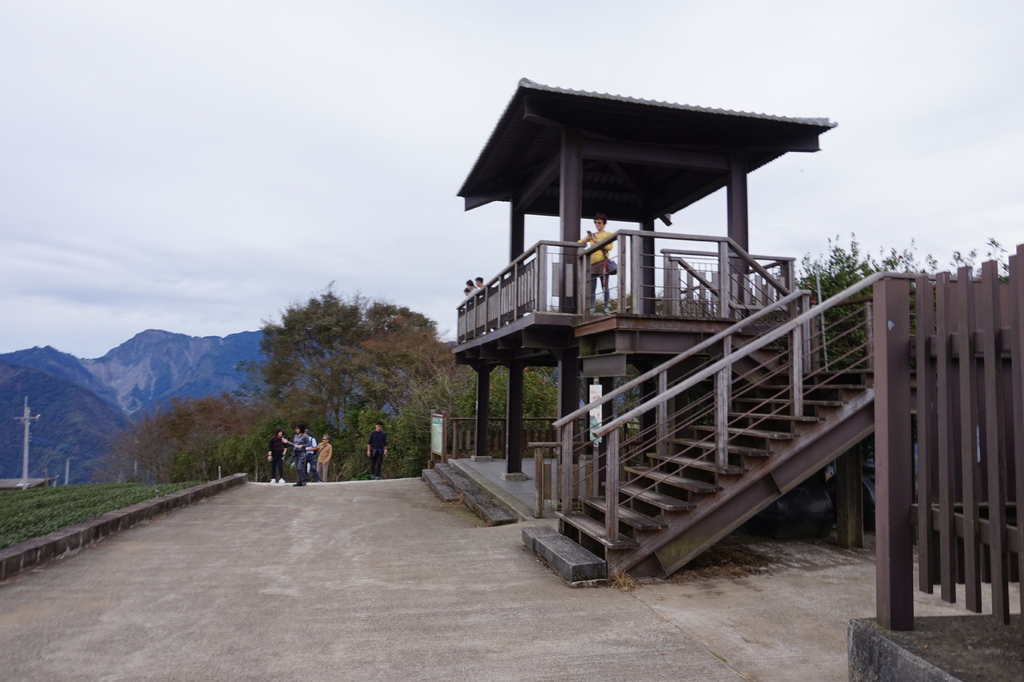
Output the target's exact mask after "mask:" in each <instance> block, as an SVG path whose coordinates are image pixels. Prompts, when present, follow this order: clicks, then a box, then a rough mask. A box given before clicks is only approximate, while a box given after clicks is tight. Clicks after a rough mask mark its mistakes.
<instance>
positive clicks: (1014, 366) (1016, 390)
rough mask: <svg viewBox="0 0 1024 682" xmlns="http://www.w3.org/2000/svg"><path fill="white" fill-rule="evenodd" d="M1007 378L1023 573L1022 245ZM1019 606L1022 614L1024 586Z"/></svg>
mask: <svg viewBox="0 0 1024 682" xmlns="http://www.w3.org/2000/svg"><path fill="white" fill-rule="evenodd" d="M1009 288H1010V291H1009V294H1010V309H1009V312H1010V320H1009V322H1010V329H1009V333H1010V338H1009V341H1010V372H1011V374H1010V381H1011V383H1012V384H1013V401H1012V402H1013V405H1012V410H1013V412H1012V415H1011V422H1012V424H1013V455H1014V461H1015V463H1016V468H1015V478H1016V501H1017V535H1018V537H1017V540H1018V547H1020V551H1019V552H1018V553H1017V565H1018V566H1019V567H1020V571H1021V572H1022V573H1024V338H1021V337H1022V335H1024V244H1022V245H1020V246H1018V247H1017V253H1016V255H1013V256H1010V287H1009ZM1019 592H1020V608H1021V613H1024V589H1022V590H1019Z"/></svg>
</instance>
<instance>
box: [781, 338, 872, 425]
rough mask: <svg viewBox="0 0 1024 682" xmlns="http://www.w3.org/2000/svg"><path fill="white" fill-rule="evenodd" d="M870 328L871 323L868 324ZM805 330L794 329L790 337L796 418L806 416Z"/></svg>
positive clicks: (791, 376)
mask: <svg viewBox="0 0 1024 682" xmlns="http://www.w3.org/2000/svg"><path fill="white" fill-rule="evenodd" d="M868 326H869V327H870V326H871V325H870V323H869V324H868ZM803 332H804V328H803V325H799V326H796V327H793V331H792V333H791V334H790V337H789V354H790V367H789V371H790V375H789V380H790V384H791V386H792V390H793V401H792V406H791V407H792V410H791V412H790V413H791V414H792V415H793V416H794V417H802V416H804V333H803Z"/></svg>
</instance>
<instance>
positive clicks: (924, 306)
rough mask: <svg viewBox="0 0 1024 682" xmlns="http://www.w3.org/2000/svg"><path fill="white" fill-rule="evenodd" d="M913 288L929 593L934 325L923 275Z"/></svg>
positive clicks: (934, 560)
mask: <svg viewBox="0 0 1024 682" xmlns="http://www.w3.org/2000/svg"><path fill="white" fill-rule="evenodd" d="M914 291H915V307H914V311H915V313H916V315H915V319H916V321H917V328H916V337H917V546H918V579H917V584H918V589H919V590H921V591H922V592H925V593H927V594H931V593H932V588H933V586H934V585H935V583H936V582H937V581H936V577H938V575H939V568H940V566H939V560H938V543H937V542H936V537H935V535H936V534H935V531H934V530H933V529H932V503H933V500H934V498H935V497H936V486H935V482H936V478H937V477H936V465H937V463H938V445H937V438H938V425H937V424H936V416H937V415H936V412H937V405H938V400H937V396H936V372H935V363H934V362H933V361H932V353H931V349H930V348H929V339H930V338H931V336H932V331H933V329H934V326H935V292H934V290H933V288H932V284H931V281H930V279H929V277H928V276H927V275H921V276H920V277H918V278H916V280H915V287H914Z"/></svg>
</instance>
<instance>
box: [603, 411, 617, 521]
mask: <svg viewBox="0 0 1024 682" xmlns="http://www.w3.org/2000/svg"><path fill="white" fill-rule="evenodd" d="M605 457H606V458H607V462H608V465H607V470H606V472H605V481H604V490H605V509H606V510H607V511H606V512H605V515H604V528H605V534H606V536H607V538H608V539H609V540H611V541H615V540H618V539H619V430H618V429H615V430H614V431H612V432H610V433H609V434H608V449H607V450H606V452H605Z"/></svg>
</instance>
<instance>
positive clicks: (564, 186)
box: [558, 128, 583, 242]
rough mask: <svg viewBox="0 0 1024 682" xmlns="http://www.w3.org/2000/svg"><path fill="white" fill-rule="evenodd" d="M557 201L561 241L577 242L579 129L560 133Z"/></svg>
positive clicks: (580, 177)
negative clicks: (560, 160)
mask: <svg viewBox="0 0 1024 682" xmlns="http://www.w3.org/2000/svg"><path fill="white" fill-rule="evenodd" d="M558 201H559V206H558V215H559V217H560V218H561V228H562V229H561V239H562V241H565V242H575V241H578V240H579V238H580V221H581V220H582V218H583V215H582V213H583V140H582V136H581V135H580V130H579V128H566V129H565V130H563V131H562V165H561V169H560V178H559V190H558Z"/></svg>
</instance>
